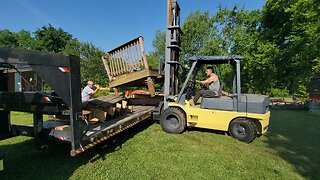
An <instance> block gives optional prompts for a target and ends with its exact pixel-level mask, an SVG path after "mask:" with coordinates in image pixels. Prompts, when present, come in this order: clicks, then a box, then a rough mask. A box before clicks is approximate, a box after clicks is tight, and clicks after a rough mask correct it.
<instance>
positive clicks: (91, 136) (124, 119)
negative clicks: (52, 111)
mask: <svg viewBox="0 0 320 180" xmlns="http://www.w3.org/2000/svg"><path fill="white" fill-rule="evenodd" d="M154 108H155V107H154V106H133V112H128V113H125V114H123V115H121V116H117V117H115V118H113V119H110V120H107V121H105V122H99V123H96V124H88V125H86V124H85V122H84V123H83V125H84V126H87V130H86V131H85V132H84V134H83V138H82V142H83V143H82V146H81V148H79V149H77V150H74V151H71V155H72V156H74V155H77V154H79V153H81V152H83V151H85V150H87V149H89V148H91V147H93V146H94V145H96V144H99V143H100V142H102V141H104V140H106V139H108V138H110V137H112V136H114V135H116V134H118V133H120V132H122V131H124V130H125V129H128V128H130V127H132V126H133V125H135V124H138V123H140V122H142V121H144V120H146V119H148V118H150V117H151V114H152V111H153V110H154ZM69 122H70V121H68V120H58V119H52V120H48V121H45V122H44V124H43V129H44V130H45V132H48V135H49V136H51V137H53V138H54V139H56V140H59V141H63V142H67V143H70V142H71V140H72V139H71V131H70V129H67V130H56V129H55V128H56V127H59V126H64V125H69Z"/></svg>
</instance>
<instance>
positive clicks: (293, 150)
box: [0, 110, 320, 179]
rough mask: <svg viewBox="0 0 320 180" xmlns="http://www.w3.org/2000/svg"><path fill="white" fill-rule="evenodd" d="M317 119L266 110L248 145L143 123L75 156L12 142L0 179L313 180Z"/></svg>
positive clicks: (60, 148)
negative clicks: (259, 132)
mask: <svg viewBox="0 0 320 180" xmlns="http://www.w3.org/2000/svg"><path fill="white" fill-rule="evenodd" d="M12 118H13V121H17V120H18V119H20V120H23V121H27V120H26V119H29V118H31V116H30V115H28V114H25V115H21V114H19V113H15V114H13V116H12ZM319 119H320V118H319V116H315V115H313V114H310V113H309V112H305V111H280V110H274V111H272V114H271V119H270V121H271V122H270V131H269V133H268V134H267V135H266V136H263V137H260V138H258V139H256V140H255V141H254V142H252V143H250V144H245V143H242V142H239V141H236V140H234V139H232V138H231V137H229V136H226V135H224V134H223V133H221V132H215V131H205V130H200V129H191V130H189V131H187V132H184V133H183V134H179V135H172V134H166V133H163V132H162V130H161V128H160V126H159V124H157V123H152V121H149V122H145V123H142V124H140V125H138V126H137V127H134V128H132V129H129V130H128V131H125V132H124V133H123V134H121V135H120V136H117V137H115V138H114V139H112V140H109V141H107V142H106V143H103V144H101V145H99V146H97V147H95V148H93V149H91V150H89V151H87V152H85V153H83V154H80V155H78V156H76V157H70V156H69V149H68V148H69V146H68V145H67V144H57V143H53V144H50V146H49V148H48V149H46V150H37V149H36V148H34V146H33V141H32V138H28V137H15V138H11V139H7V140H3V141H0V148H1V151H4V152H5V153H6V159H5V171H3V172H1V173H0V179H304V178H308V179H317V178H319V177H320V171H319V169H320V156H319V152H320V151H319V150H320V143H319V142H320V131H319V128H320V120H319Z"/></svg>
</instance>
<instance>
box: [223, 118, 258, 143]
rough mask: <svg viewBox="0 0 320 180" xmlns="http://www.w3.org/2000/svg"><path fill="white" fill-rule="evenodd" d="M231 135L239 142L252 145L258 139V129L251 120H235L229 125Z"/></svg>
mask: <svg viewBox="0 0 320 180" xmlns="http://www.w3.org/2000/svg"><path fill="white" fill-rule="evenodd" d="M229 134H230V135H231V136H232V137H233V138H235V139H238V140H239V141H243V142H246V143H250V142H251V141H253V140H254V139H255V138H256V137H257V128H256V125H255V124H254V122H253V121H251V120H249V119H235V120H233V121H232V122H231V123H230V125H229Z"/></svg>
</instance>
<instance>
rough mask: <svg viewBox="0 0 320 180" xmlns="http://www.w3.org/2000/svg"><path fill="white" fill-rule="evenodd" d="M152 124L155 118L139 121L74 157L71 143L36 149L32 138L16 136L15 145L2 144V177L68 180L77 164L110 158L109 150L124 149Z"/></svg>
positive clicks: (0, 146)
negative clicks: (124, 145)
mask: <svg viewBox="0 0 320 180" xmlns="http://www.w3.org/2000/svg"><path fill="white" fill-rule="evenodd" d="M153 123H154V121H152V120H147V121H145V122H142V123H139V124H137V125H136V126H135V127H133V128H129V129H127V130H126V131H124V132H122V133H120V134H118V135H117V136H114V137H113V138H110V139H108V140H106V141H105V142H103V143H101V144H99V145H97V146H95V147H93V148H91V149H89V150H87V151H85V152H83V153H82V154H79V155H77V156H75V157H71V156H70V145H69V144H62V143H51V144H49V148H48V149H45V150H37V149H36V148H35V146H34V141H33V139H31V138H25V137H15V139H12V141H17V143H16V144H9V143H7V144H6V145H0V148H1V151H3V152H4V153H5V155H6V156H5V170H4V171H2V172H0V179H10V180H11V179H68V178H69V177H70V176H71V175H72V174H73V173H74V171H75V170H76V169H77V168H78V167H80V166H82V165H85V164H87V163H93V162H95V161H96V160H99V159H105V158H108V156H107V155H108V154H109V153H112V152H115V151H117V150H119V149H121V145H122V144H123V143H125V142H126V141H127V140H129V139H131V138H132V137H133V136H135V135H136V134H137V133H139V132H141V131H143V130H145V129H146V128H148V127H149V126H151V125H152V124H153ZM16 138H18V140H17V139H16ZM19 141H20V142H19ZM8 142H11V141H10V140H9V141H8Z"/></svg>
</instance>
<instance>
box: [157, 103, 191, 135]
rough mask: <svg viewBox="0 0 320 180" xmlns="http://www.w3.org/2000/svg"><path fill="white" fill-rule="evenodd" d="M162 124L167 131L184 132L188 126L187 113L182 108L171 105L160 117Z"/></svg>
mask: <svg viewBox="0 0 320 180" xmlns="http://www.w3.org/2000/svg"><path fill="white" fill-rule="evenodd" d="M160 126H161V128H162V130H163V131H164V132H167V133H173V134H179V133H182V132H183V131H184V129H185V127H186V119H185V115H184V113H183V112H182V111H181V110H180V109H178V108H173V107H169V108H168V109H166V110H165V111H164V112H163V113H162V115H161V117H160Z"/></svg>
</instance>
